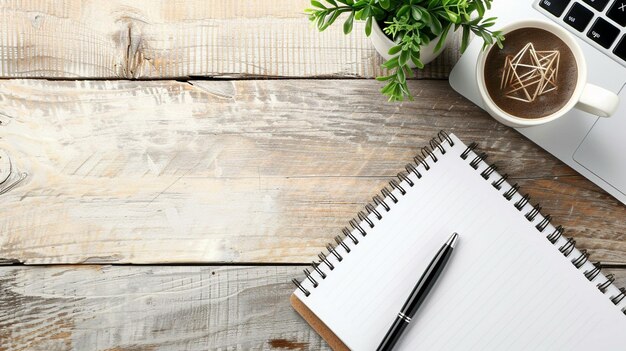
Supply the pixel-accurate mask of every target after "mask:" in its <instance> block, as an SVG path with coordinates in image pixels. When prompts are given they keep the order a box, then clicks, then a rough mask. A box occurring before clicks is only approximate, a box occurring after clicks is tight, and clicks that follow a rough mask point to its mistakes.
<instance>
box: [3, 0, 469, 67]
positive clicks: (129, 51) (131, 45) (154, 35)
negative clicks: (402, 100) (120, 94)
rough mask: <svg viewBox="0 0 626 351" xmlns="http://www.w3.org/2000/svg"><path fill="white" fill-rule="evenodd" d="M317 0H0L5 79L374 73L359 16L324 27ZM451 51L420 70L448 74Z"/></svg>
mask: <svg viewBox="0 0 626 351" xmlns="http://www.w3.org/2000/svg"><path fill="white" fill-rule="evenodd" d="M307 7H310V5H309V1H308V0H277V1H270V0H265V1H252V2H250V1H238V0H210V1H204V0H194V1H183V2H181V1H175V0H162V1H152V0H140V1H120V0H114V1H98V0H58V1H53V2H50V1H46V0H28V1H20V0H12V1H1V2H0V77H7V78H18V77H55V78H60V77H62V78H172V77H176V78H178V77H193V76H211V77H374V76H376V75H379V74H380V73H381V72H382V71H381V68H380V64H381V63H382V60H381V58H380V57H379V56H378V55H377V54H376V52H375V50H374V48H373V47H372V46H371V44H370V42H369V39H368V38H367V37H366V36H365V34H364V32H363V28H364V26H363V24H362V23H360V22H358V23H355V26H354V30H353V32H352V34H351V35H349V36H346V35H344V34H343V31H342V26H341V18H340V19H339V20H338V23H337V25H335V26H331V27H330V28H329V29H328V30H326V31H325V32H323V33H319V32H318V31H317V29H316V28H315V27H314V26H312V25H311V24H310V23H309V21H308V19H307V17H306V15H305V13H304V9H305V8H307ZM458 55H459V54H458V50H456V46H453V47H452V48H451V49H449V50H447V51H446V52H444V54H443V55H442V56H441V57H440V58H439V59H438V60H437V61H436V62H434V63H432V64H431V65H429V66H428V68H427V69H426V70H424V71H421V72H420V73H419V74H418V76H419V77H429V78H442V77H447V74H448V73H449V71H450V69H451V66H452V64H453V63H454V62H455V61H456V59H457V57H458Z"/></svg>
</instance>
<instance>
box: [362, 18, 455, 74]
mask: <svg viewBox="0 0 626 351" xmlns="http://www.w3.org/2000/svg"><path fill="white" fill-rule="evenodd" d="M370 40H371V41H372V44H374V48H375V49H376V51H377V52H378V54H380V56H382V57H383V58H384V59H385V60H389V59H391V58H393V57H394V56H393V55H389V49H391V48H392V47H393V46H395V45H396V44H395V43H394V42H393V41H392V40H391V39H389V37H387V35H385V33H384V32H383V30H382V29H381V28H380V26H378V23H377V22H376V21H373V23H372V33H371V35H370ZM453 41H454V33H453V32H450V33H448V36H447V37H446V41H445V42H444V43H443V45H442V46H441V48H440V49H439V50H437V51H435V46H437V43H438V42H439V39H438V38H437V39H435V40H433V41H431V42H430V43H428V45H422V48H421V49H420V60H421V61H422V63H423V64H427V63H429V62H431V61H432V60H434V59H436V58H437V56H439V54H441V52H442V51H443V49H445V48H446V46H448V44H450V43H451V42H453ZM409 67H411V68H415V65H414V64H413V62H410V61H409Z"/></svg>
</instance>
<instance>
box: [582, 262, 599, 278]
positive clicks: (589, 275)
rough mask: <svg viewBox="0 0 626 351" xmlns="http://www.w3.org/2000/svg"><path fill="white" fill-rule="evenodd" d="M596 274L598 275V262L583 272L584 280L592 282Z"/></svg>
mask: <svg viewBox="0 0 626 351" xmlns="http://www.w3.org/2000/svg"><path fill="white" fill-rule="evenodd" d="M598 274H600V262H596V263H594V264H593V268H592V269H590V270H588V271H586V272H585V278H587V279H588V280H589V281H592V280H594V279H596V277H597V276H598Z"/></svg>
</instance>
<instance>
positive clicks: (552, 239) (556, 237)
mask: <svg viewBox="0 0 626 351" xmlns="http://www.w3.org/2000/svg"><path fill="white" fill-rule="evenodd" d="M564 231H565V229H563V227H561V226H558V227H556V228H555V229H554V232H553V233H552V234H550V235H548V236H547V237H546V239H548V240H549V241H550V242H551V243H552V245H554V244H556V242H557V241H558V240H559V238H560V237H561V235H563V232H564Z"/></svg>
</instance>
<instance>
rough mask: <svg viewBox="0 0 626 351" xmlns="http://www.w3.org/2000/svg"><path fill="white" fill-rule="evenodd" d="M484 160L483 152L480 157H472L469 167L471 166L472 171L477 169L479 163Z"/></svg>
mask: <svg viewBox="0 0 626 351" xmlns="http://www.w3.org/2000/svg"><path fill="white" fill-rule="evenodd" d="M486 159H487V154H486V153H484V152H483V153H481V154H480V155H478V156H476V157H474V160H472V162H470V166H472V168H473V169H478V166H479V165H480V164H481V162H483V161H485V160H486Z"/></svg>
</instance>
